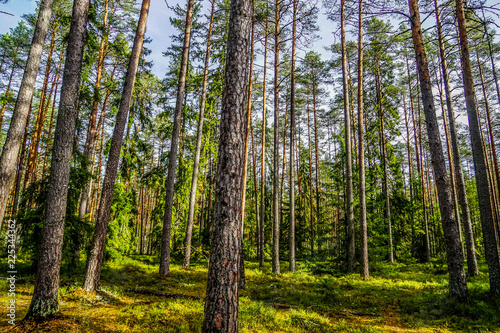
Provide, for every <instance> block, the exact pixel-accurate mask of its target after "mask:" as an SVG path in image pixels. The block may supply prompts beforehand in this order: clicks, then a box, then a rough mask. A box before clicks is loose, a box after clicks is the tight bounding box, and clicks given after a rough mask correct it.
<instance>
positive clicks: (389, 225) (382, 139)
mask: <svg viewBox="0 0 500 333" xmlns="http://www.w3.org/2000/svg"><path fill="white" fill-rule="evenodd" d="M376 68H377V74H376V78H377V96H378V97H377V99H378V107H379V119H380V150H381V151H382V164H383V166H384V197H385V210H384V213H385V219H386V220H387V236H388V237H389V255H388V257H389V262H390V263H391V264H392V263H393V262H394V250H393V246H392V222H391V201H390V195H389V175H388V166H387V147H386V140H385V124H384V109H383V106H382V82H381V78H380V64H379V61H378V59H377V61H376Z"/></svg>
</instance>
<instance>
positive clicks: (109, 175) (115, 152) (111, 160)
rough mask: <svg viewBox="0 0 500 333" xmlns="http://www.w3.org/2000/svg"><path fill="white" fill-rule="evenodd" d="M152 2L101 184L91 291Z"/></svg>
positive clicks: (142, 20)
mask: <svg viewBox="0 0 500 333" xmlns="http://www.w3.org/2000/svg"><path fill="white" fill-rule="evenodd" d="M149 3H150V0H143V1H142V7H141V13H140V16H139V21H138V25H137V31H136V33H135V38H134V44H133V46H132V53H131V54H130V61H129V64H128V69H127V75H126V76H125V85H124V86H123V92H122V97H121V100H120V106H119V108H118V113H117V114H116V121H115V128H114V129H113V136H112V138H111V147H110V149H109V155H108V161H107V163H106V175H105V176H104V182H103V185H102V194H101V200H100V203H99V210H98V211H97V220H96V223H95V230H94V237H93V241H92V248H91V250H90V255H89V259H88V262H87V274H86V275H85V283H84V285H83V288H84V289H85V290H89V291H92V290H96V289H97V287H98V286H99V280H100V276H101V264H102V258H103V255H104V248H105V246H106V232H107V230H108V223H109V215H110V213H111V202H112V201H113V189H114V184H115V180H116V174H117V172H118V162H119V160H120V152H121V147H122V140H123V133H124V132H125V125H126V124H127V117H128V113H129V110H130V102H131V100H132V92H133V90H134V84H135V77H136V74H137V67H138V65H139V58H140V54H141V50H142V42H143V40H144V33H145V31H146V23H147V19H148V12H149Z"/></svg>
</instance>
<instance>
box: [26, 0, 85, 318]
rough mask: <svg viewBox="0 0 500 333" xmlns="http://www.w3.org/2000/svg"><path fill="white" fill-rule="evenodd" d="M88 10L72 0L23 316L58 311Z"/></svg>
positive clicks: (49, 313)
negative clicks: (36, 256)
mask: <svg viewBox="0 0 500 333" xmlns="http://www.w3.org/2000/svg"><path fill="white" fill-rule="evenodd" d="M88 11H89V0H75V2H74V3H73V16H72V20H71V26H70V31H69V41H68V48H67V52H66V62H65V65H64V75H63V83H62V88H61V97H60V102H59V113H58V115H57V125H56V131H55V138H54V148H53V151H52V162H51V166H50V176H49V191H48V193H47V211H46V214H45V220H44V223H43V230H42V241H41V245H40V257H39V261H38V269H37V274H36V280H35V290H34V292H33V298H32V299H31V304H30V307H29V309H28V313H27V314H26V317H27V318H29V317H46V316H48V315H51V314H53V313H55V312H57V311H58V310H59V303H58V292H59V270H60V268H61V254H62V245H63V234H64V220H65V215H66V202H67V198H68V183H69V173H70V168H71V155H72V153H73V143H74V136H75V126H76V116H77V105H78V89H79V87H80V79H81V72H82V60H83V49H84V45H85V36H86V32H87V29H86V26H87V16H88ZM49 14H50V13H49ZM44 19H48V18H44ZM30 92H32V90H31V91H30ZM22 103H24V101H23V102H22ZM28 105H29V101H28ZM20 112H22V111H20ZM16 156H17V155H16Z"/></svg>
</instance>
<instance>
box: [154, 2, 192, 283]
mask: <svg viewBox="0 0 500 333" xmlns="http://www.w3.org/2000/svg"><path fill="white" fill-rule="evenodd" d="M193 8H194V0H188V8H187V13H186V28H185V32H184V45H183V48H182V58H181V68H180V71H179V81H178V86H177V100H176V103H175V111H174V121H173V124H174V126H173V129H172V140H171V143H170V155H169V159H168V172H167V178H166V179H165V188H166V192H165V215H164V216H163V234H162V237H161V258H160V275H161V276H167V275H169V274H170V232H171V229H172V206H173V203H174V185H175V171H176V166H177V152H178V151H177V150H178V149H177V148H178V143H179V135H180V131H181V116H182V107H183V100H184V90H185V87H186V73H187V64H188V58H189V45H190V40H191V25H192V18H193Z"/></svg>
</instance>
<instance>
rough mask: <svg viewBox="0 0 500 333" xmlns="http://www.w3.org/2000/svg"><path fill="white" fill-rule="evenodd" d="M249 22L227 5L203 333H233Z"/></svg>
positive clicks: (245, 7)
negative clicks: (224, 65)
mask: <svg viewBox="0 0 500 333" xmlns="http://www.w3.org/2000/svg"><path fill="white" fill-rule="evenodd" d="M252 16H253V15H252V1H250V0H232V1H231V13H230V17H229V30H228V31H229V32H228V41H227V60H226V73H225V81H224V90H223V93H222V106H221V125H220V140H219V154H218V156H219V159H218V162H217V180H216V190H215V207H214V221H213V229H212V238H211V244H210V264H209V267H208V282H207V296H206V298H205V318H204V321H203V327H202V331H203V332H210V333H212V332H238V278H239V276H238V272H239V270H238V266H239V256H240V251H239V247H240V239H239V238H240V230H239V229H240V226H241V188H242V186H243V181H244V179H243V168H244V167H243V160H244V153H245V152H244V145H245V142H244V141H245V135H246V133H245V132H246V122H245V120H246V111H247V109H246V101H247V100H246V98H247V96H246V95H247V94H246V85H247V79H248V59H249V53H250V52H249V50H250V31H251V26H252Z"/></svg>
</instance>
